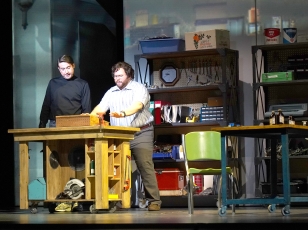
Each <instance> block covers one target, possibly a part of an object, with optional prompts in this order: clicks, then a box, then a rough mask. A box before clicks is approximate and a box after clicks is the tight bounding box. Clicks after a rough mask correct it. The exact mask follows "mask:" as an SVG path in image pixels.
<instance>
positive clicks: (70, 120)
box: [56, 115, 109, 127]
mask: <svg viewBox="0 0 308 230" xmlns="http://www.w3.org/2000/svg"><path fill="white" fill-rule="evenodd" d="M95 125H99V119H98V117H97V116H95V115H66V116H56V127H76V126H95ZM103 125H109V122H108V121H103Z"/></svg>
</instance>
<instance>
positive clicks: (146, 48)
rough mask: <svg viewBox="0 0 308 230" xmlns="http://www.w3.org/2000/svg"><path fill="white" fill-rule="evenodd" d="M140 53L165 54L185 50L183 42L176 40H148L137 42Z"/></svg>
mask: <svg viewBox="0 0 308 230" xmlns="http://www.w3.org/2000/svg"><path fill="white" fill-rule="evenodd" d="M139 43H140V46H141V50H142V53H144V54H146V53H166V52H178V51H184V50H185V41H184V40H183V39H178V38H164V39H148V40H140V41H139Z"/></svg>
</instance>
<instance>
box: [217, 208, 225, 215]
mask: <svg viewBox="0 0 308 230" xmlns="http://www.w3.org/2000/svg"><path fill="white" fill-rule="evenodd" d="M218 215H219V216H221V217H224V216H226V215H227V211H226V209H225V208H219V210H218Z"/></svg>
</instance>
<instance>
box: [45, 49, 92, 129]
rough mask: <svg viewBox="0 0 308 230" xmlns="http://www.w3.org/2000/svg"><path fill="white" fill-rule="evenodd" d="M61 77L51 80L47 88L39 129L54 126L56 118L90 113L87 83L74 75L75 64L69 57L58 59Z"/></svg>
mask: <svg viewBox="0 0 308 230" xmlns="http://www.w3.org/2000/svg"><path fill="white" fill-rule="evenodd" d="M58 69H59V71H60V73H61V75H62V76H60V77H56V78H52V79H51V80H50V81H49V83H48V86H47V89H46V94H45V98H44V102H43V105H42V110H41V115H40V123H39V128H45V127H46V124H47V122H48V120H49V127H55V126H56V121H55V120H56V116H63V115H79V114H82V113H90V112H91V111H92V109H91V95H90V88H89V84H88V82H87V81H85V80H83V79H81V78H79V77H76V76H75V75H74V69H75V63H74V60H73V58H72V57H71V56H68V55H63V56H61V57H59V59H58Z"/></svg>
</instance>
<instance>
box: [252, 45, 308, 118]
mask: <svg viewBox="0 0 308 230" xmlns="http://www.w3.org/2000/svg"><path fill="white" fill-rule="evenodd" d="M260 50H261V51H262V59H261V60H260V63H259V68H260V69H261V71H259V73H257V74H255V76H256V83H260V82H261V79H262V77H261V74H262V73H263V72H264V73H268V72H287V71H294V74H293V76H294V80H293V81H292V82H289V83H280V82H272V83H270V84H268V85H264V86H263V90H264V93H261V94H258V96H259V99H258V102H259V103H257V104H256V106H257V107H259V108H260V106H261V105H260V102H261V101H263V102H264V105H265V107H264V108H263V112H266V111H268V109H269V106H270V105H277V104H289V103H290V104H291V103H307V98H308V90H307V83H306V84H305V82H298V83H296V80H308V45H307V44H304V43H303V44H291V46H283V45H278V46H275V45H273V46H261V47H260ZM291 57H292V59H293V57H307V60H306V61H305V60H304V61H301V62H299V61H291ZM254 61H255V62H256V59H254ZM255 64H256V65H257V63H255ZM299 69H300V71H299ZM258 90H260V88H259V89H258ZM260 95H261V96H260Z"/></svg>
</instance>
